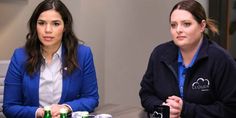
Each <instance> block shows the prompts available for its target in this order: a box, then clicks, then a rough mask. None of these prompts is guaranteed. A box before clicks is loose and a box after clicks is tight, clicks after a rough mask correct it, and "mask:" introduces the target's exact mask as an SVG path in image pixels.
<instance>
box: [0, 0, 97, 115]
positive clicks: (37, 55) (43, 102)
mask: <svg viewBox="0 0 236 118" xmlns="http://www.w3.org/2000/svg"><path fill="white" fill-rule="evenodd" d="M72 25H73V20H72V16H71V13H70V12H69V10H68V9H67V7H66V6H65V5H64V4H63V3H62V2H61V1H60V0H44V1H43V2H41V3H40V4H39V5H38V6H37V7H36V9H35V10H34V12H33V14H32V16H31V18H30V19H29V22H28V26H29V33H28V34H27V41H26V43H25V46H24V47H23V48H18V49H16V50H15V51H14V54H13V56H12V58H11V62H10V65H9V68H8V72H7V75H6V79H5V83H4V84H5V86H4V100H3V113H4V114H5V116H6V117H7V118H35V117H38V118H41V117H43V115H44V110H43V107H45V106H50V107H51V113H52V116H53V117H55V118H56V117H59V116H60V113H59V111H60V109H61V108H65V109H66V110H67V111H69V112H73V111H89V112H91V111H93V110H94V109H95V107H97V106H98V99H99V96H98V87H97V80H96V72H95V67H94V62H93V56H92V52H91V49H90V48H89V47H88V46H85V45H83V43H82V41H80V40H79V39H78V38H77V37H76V36H75V34H74V32H73V29H72Z"/></svg>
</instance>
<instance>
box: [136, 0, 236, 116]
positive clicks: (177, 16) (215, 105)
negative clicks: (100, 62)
mask: <svg viewBox="0 0 236 118" xmlns="http://www.w3.org/2000/svg"><path fill="white" fill-rule="evenodd" d="M169 22H170V33H171V35H172V38H173V40H172V41H169V42H167V43H164V44H161V45H159V46H157V47H156V48H155V49H154V50H153V52H152V54H151V56H150V59H149V63H148V67H147V70H146V72H145V74H144V76H143V79H142V81H141V90H140V93H139V95H140V98H141V103H142V106H143V107H144V108H145V110H146V111H148V112H149V113H153V112H154V111H156V106H161V105H163V106H168V107H169V116H168V117H170V118H180V117H181V118H230V117H235V116H236V86H235V83H236V63H235V61H234V59H233V58H232V56H231V55H230V54H229V53H228V52H227V51H225V50H224V49H223V48H221V47H220V46H218V45H217V44H216V43H215V42H213V41H212V40H209V37H208V35H207V33H206V32H205V29H208V31H209V32H212V33H213V34H218V30H217V28H216V25H215V24H214V22H213V20H211V19H208V18H207V17H206V14H205V11H204V9H203V7H202V6H201V4H200V3H198V2H197V1H195V0H184V1H181V2H178V3H177V4H176V5H175V6H174V7H173V9H172V11H171V12H170V16H169ZM157 108H158V107H157Z"/></svg>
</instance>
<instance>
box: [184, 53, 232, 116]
mask: <svg viewBox="0 0 236 118" xmlns="http://www.w3.org/2000/svg"><path fill="white" fill-rule="evenodd" d="M220 60H221V61H220V62H218V63H216V64H215V67H216V68H215V69H213V70H212V72H211V73H212V77H213V79H214V81H215V82H214V87H213V91H214V96H216V98H215V102H213V103H212V104H208V105H204V104H196V103H192V102H189V101H184V104H183V111H182V117H195V118H216V117H217V118H233V117H235V116H236V86H235V83H236V63H235V61H234V60H233V59H231V58H230V59H229V58H227V57H226V58H225V57H224V58H222V59H220Z"/></svg>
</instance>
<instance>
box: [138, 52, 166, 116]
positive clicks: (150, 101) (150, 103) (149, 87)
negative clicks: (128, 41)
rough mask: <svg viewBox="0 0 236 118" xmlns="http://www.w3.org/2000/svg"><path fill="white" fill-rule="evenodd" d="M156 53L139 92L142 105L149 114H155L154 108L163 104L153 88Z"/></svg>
mask: <svg viewBox="0 0 236 118" xmlns="http://www.w3.org/2000/svg"><path fill="white" fill-rule="evenodd" d="M154 60H156V59H155V56H154V52H152V54H151V56H150V58H149V62H148V67H147V70H146V72H145V74H144V76H143V79H142V81H141V83H140V85H141V89H140V91H139V96H140V99H141V104H142V106H143V107H144V108H145V110H146V111H147V112H153V111H154V107H155V106H157V105H161V104H162V103H163V101H162V100H160V99H159V98H158V97H157V96H156V95H155V91H154V90H155V89H154V87H153V72H154V70H153V65H154Z"/></svg>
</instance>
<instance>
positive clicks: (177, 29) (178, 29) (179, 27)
mask: <svg viewBox="0 0 236 118" xmlns="http://www.w3.org/2000/svg"><path fill="white" fill-rule="evenodd" d="M176 32H177V33H178V34H179V33H181V32H183V29H182V27H181V26H180V25H178V26H177V28H176Z"/></svg>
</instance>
